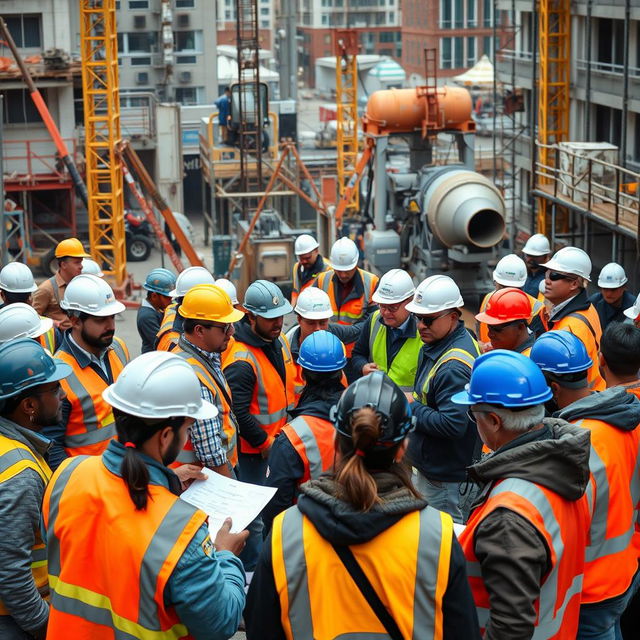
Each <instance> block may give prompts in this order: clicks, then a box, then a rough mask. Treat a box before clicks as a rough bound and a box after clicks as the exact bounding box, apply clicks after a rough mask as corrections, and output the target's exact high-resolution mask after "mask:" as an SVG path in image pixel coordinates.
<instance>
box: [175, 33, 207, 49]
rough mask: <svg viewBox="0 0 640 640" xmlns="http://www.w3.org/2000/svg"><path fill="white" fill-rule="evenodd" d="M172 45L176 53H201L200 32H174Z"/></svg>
mask: <svg viewBox="0 0 640 640" xmlns="http://www.w3.org/2000/svg"><path fill="white" fill-rule="evenodd" d="M173 44H174V46H175V49H176V51H195V52H196V53H202V31H174V32H173Z"/></svg>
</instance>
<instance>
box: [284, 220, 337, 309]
mask: <svg viewBox="0 0 640 640" xmlns="http://www.w3.org/2000/svg"><path fill="white" fill-rule="evenodd" d="M319 246H320V245H319V244H318V241H317V240H316V239H315V238H314V237H313V236H310V235H309V234H307V233H303V234H302V235H300V236H298V237H297V238H296V241H295V243H294V245H293V251H294V253H295V254H296V258H297V259H298V260H297V262H296V263H295V264H294V265H293V288H292V290H291V304H292V305H294V306H295V304H296V302H297V300H298V296H299V295H300V293H301V292H302V291H304V290H305V289H306V288H307V287H309V286H311V285H312V284H313V283H314V282H315V280H316V278H317V277H318V276H319V275H320V274H321V273H324V272H325V271H328V270H329V269H330V268H331V265H330V264H329V263H328V262H327V261H326V260H325V259H324V258H323V257H322V256H321V255H320V251H319V250H318V247H319Z"/></svg>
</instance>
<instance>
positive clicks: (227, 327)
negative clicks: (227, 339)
mask: <svg viewBox="0 0 640 640" xmlns="http://www.w3.org/2000/svg"><path fill="white" fill-rule="evenodd" d="M200 326H201V327H204V328H205V329H220V330H221V331H222V332H223V333H225V334H227V333H230V332H231V329H232V327H233V323H232V322H227V323H226V324H215V323H213V324H201V325H200Z"/></svg>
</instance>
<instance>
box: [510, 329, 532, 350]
mask: <svg viewBox="0 0 640 640" xmlns="http://www.w3.org/2000/svg"><path fill="white" fill-rule="evenodd" d="M535 341H536V337H535V335H534V334H533V333H530V334H529V337H528V338H527V339H526V340H525V341H524V342H523V343H522V344H519V345H518V346H517V347H516V348H515V349H514V351H517V352H518V353H522V352H523V351H524V350H525V349H528V348H529V347H533V343H534V342H535Z"/></svg>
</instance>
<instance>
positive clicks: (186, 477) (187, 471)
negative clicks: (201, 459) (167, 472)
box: [173, 464, 207, 491]
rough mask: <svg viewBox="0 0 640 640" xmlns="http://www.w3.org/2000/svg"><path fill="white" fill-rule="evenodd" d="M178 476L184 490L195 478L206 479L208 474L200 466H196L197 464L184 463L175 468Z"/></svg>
mask: <svg viewBox="0 0 640 640" xmlns="http://www.w3.org/2000/svg"><path fill="white" fill-rule="evenodd" d="M173 471H174V472H175V474H176V475H177V476H178V480H180V483H181V484H182V490H183V491H184V490H185V489H186V488H187V487H188V486H189V485H190V484H191V483H192V482H193V481H194V480H206V479H207V476H205V475H204V473H202V469H200V467H196V465H195V464H183V465H180V466H179V467H177V468H176V469H174V470H173Z"/></svg>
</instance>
